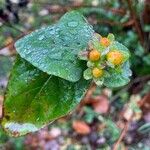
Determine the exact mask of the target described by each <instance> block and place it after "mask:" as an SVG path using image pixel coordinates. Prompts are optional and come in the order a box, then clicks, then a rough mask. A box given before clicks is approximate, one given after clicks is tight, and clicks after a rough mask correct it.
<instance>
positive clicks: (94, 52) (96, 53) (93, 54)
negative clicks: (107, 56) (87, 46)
mask: <svg viewBox="0 0 150 150" xmlns="http://www.w3.org/2000/svg"><path fill="white" fill-rule="evenodd" d="M100 56H101V54H100V52H99V51H97V50H92V51H91V52H90V53H89V59H90V60H91V61H97V60H99V59H100Z"/></svg>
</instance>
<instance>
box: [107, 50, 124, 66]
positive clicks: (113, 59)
mask: <svg viewBox="0 0 150 150" xmlns="http://www.w3.org/2000/svg"><path fill="white" fill-rule="evenodd" d="M106 57H107V60H108V61H109V62H110V63H112V64H114V65H120V64H122V63H123V54H122V53H121V52H119V51H116V50H114V51H111V52H108V54H107V56H106Z"/></svg>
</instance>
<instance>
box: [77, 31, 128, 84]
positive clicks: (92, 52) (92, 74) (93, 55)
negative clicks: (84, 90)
mask: <svg viewBox="0 0 150 150" xmlns="http://www.w3.org/2000/svg"><path fill="white" fill-rule="evenodd" d="M118 45H119V46H118ZM86 52H87V53H86V56H85V55H84V57H83V55H82V54H80V55H79V57H80V58H81V59H84V60H87V66H88V69H86V70H85V71H84V78H85V79H86V80H88V79H93V80H94V81H95V83H96V84H97V85H101V84H102V83H103V81H104V79H105V77H107V76H109V68H113V69H116V70H119V68H121V66H122V65H123V63H124V62H125V61H126V60H127V59H128V58H129V53H128V52H126V51H124V50H123V49H122V47H121V46H120V43H118V42H117V41H115V38H114V35H113V34H108V36H107V37H102V36H101V35H99V34H97V33H95V34H94V37H93V39H92V40H91V41H90V43H89V47H88V50H87V51H86ZM81 53H82V52H81ZM84 54H85V53H84ZM81 56H82V57H81Z"/></svg>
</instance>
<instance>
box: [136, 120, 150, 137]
mask: <svg viewBox="0 0 150 150" xmlns="http://www.w3.org/2000/svg"><path fill="white" fill-rule="evenodd" d="M138 132H140V133H142V134H146V133H149V132H150V122H148V123H146V124H144V125H142V126H141V127H140V128H139V129H138Z"/></svg>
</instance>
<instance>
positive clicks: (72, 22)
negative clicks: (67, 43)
mask: <svg viewBox="0 0 150 150" xmlns="http://www.w3.org/2000/svg"><path fill="white" fill-rule="evenodd" d="M77 25H78V22H76V21H71V22H68V26H69V27H76V26H77Z"/></svg>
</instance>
